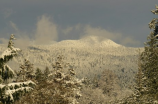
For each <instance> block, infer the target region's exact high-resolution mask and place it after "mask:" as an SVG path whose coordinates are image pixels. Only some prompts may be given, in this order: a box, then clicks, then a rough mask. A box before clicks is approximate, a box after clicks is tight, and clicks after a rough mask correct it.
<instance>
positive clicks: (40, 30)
mask: <svg viewBox="0 0 158 104" xmlns="http://www.w3.org/2000/svg"><path fill="white" fill-rule="evenodd" d="M57 39H58V32H57V25H56V24H55V23H53V22H51V20H50V17H47V16H45V15H42V16H41V17H40V18H38V22H37V29H36V33H35V42H36V44H49V43H50V42H51V41H52V40H54V41H56V40H57Z"/></svg>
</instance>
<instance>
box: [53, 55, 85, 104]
mask: <svg viewBox="0 0 158 104" xmlns="http://www.w3.org/2000/svg"><path fill="white" fill-rule="evenodd" d="M62 58H63V57H62V56H58V57H57V62H56V63H55V64H53V68H54V69H55V77H54V83H55V84H56V88H55V92H54V95H53V96H54V98H55V99H54V100H56V102H58V103H59V104H78V102H77V100H76V99H77V98H80V97H81V94H80V89H81V85H82V84H81V83H82V82H81V80H78V79H77V78H75V72H74V69H73V68H72V67H71V66H69V69H68V73H64V70H63V65H62V63H63V59H62Z"/></svg>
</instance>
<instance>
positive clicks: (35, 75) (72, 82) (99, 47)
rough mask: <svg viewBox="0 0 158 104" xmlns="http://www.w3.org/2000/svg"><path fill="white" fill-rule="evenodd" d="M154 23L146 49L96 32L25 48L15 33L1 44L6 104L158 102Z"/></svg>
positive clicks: (157, 22)
mask: <svg viewBox="0 0 158 104" xmlns="http://www.w3.org/2000/svg"><path fill="white" fill-rule="evenodd" d="M151 12H152V13H153V14H154V15H156V16H157V15H158V6H157V5H156V9H155V10H152V11H151ZM148 26H149V28H150V30H151V32H150V34H149V35H148V36H147V41H146V42H145V43H144V47H143V48H132V47H125V46H122V45H119V44H116V43H115V42H113V41H112V40H110V39H109V40H105V41H103V42H102V43H100V44H97V43H96V44H95V43H94V44H89V43H88V42H87V41H91V40H93V41H97V37H95V36H91V37H87V38H84V39H82V40H80V41H79V40H78V41H73V40H67V41H61V42H59V43H55V44H53V45H50V46H44V45H34V46H29V47H28V48H26V49H20V48H16V45H15V44H14V42H15V41H16V40H18V39H16V34H15V35H14V34H11V36H10V39H8V44H6V45H2V44H1V45H0V53H1V55H0V104H158V63H157V62H158V18H154V19H152V20H151V22H150V23H149V24H148Z"/></svg>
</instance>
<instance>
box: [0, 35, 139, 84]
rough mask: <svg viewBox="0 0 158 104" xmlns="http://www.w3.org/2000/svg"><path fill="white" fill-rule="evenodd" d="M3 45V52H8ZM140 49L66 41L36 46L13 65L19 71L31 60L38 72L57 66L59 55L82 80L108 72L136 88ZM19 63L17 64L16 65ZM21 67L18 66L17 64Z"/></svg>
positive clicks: (90, 39) (104, 42)
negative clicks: (19, 68) (134, 78)
mask: <svg viewBox="0 0 158 104" xmlns="http://www.w3.org/2000/svg"><path fill="white" fill-rule="evenodd" d="M5 48H6V47H4V45H0V50H1V52H2V51H4V50H5ZM137 50H138V48H132V47H125V46H122V45H119V44H117V43H115V42H113V41H112V40H110V39H105V40H102V41H99V39H98V37H95V36H91V37H86V38H83V39H80V40H63V41H60V42H56V43H54V44H51V45H34V46H29V47H28V48H27V49H25V50H23V55H22V57H20V58H18V59H15V62H12V63H10V65H11V66H12V67H14V69H16V70H18V67H19V64H20V63H22V61H23V58H27V59H29V60H30V61H31V62H32V63H34V66H35V67H36V68H37V67H39V68H41V69H44V68H45V67H46V66H48V67H49V68H50V69H52V67H51V65H52V63H53V62H55V60H56V57H57V56H58V55H64V57H65V62H68V63H70V64H71V65H72V66H73V67H74V69H75V71H76V73H77V76H78V77H80V78H81V77H89V78H91V77H93V76H94V75H95V74H96V75H100V74H101V73H102V71H103V70H104V69H109V70H112V71H114V72H115V73H116V74H117V75H118V77H119V79H121V81H122V83H126V85H128V84H132V83H133V77H134V75H135V73H136V71H137V56H138V52H137ZM15 63H16V64H15ZM17 63H18V64H17Z"/></svg>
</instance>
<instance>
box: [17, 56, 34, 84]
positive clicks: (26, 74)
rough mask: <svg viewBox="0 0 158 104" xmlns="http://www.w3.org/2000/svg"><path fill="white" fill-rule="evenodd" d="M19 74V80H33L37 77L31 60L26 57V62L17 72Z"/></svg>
mask: <svg viewBox="0 0 158 104" xmlns="http://www.w3.org/2000/svg"><path fill="white" fill-rule="evenodd" d="M17 75H18V77H19V78H17V80H20V81H26V80H32V79H33V78H34V77H35V73H34V67H33V64H32V63H31V62H30V61H29V60H27V59H24V64H21V65H20V70H19V71H18V72H17Z"/></svg>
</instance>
